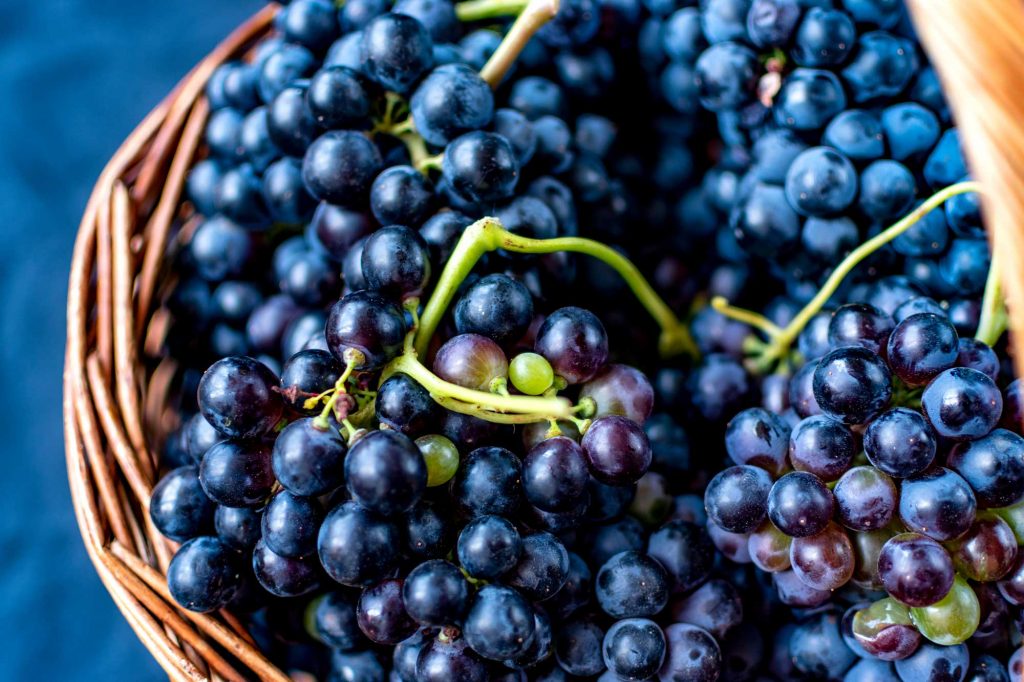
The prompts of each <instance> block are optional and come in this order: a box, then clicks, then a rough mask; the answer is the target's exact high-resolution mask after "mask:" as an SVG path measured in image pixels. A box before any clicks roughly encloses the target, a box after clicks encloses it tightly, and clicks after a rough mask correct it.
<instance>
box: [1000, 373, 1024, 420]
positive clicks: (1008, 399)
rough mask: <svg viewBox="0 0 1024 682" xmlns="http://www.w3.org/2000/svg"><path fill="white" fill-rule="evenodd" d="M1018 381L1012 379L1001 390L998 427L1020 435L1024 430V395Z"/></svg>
mask: <svg viewBox="0 0 1024 682" xmlns="http://www.w3.org/2000/svg"><path fill="white" fill-rule="evenodd" d="M1022 386H1024V384H1021V381H1020V379H1014V380H1013V381H1011V382H1010V383H1009V384H1007V386H1006V388H1005V389H1003V405H1004V407H1003V416H1002V418H1001V419H1000V420H999V425H1000V426H1002V427H1003V428H1004V429H1008V430H1010V431H1013V432H1014V433H1020V432H1021V429H1022V428H1024V395H1022V393H1024V392H1022V390H1021V389H1022Z"/></svg>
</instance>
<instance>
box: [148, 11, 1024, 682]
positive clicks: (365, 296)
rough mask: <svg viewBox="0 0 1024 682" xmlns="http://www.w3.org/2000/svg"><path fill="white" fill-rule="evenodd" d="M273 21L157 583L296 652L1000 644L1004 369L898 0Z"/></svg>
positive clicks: (221, 246) (484, 664)
mask: <svg viewBox="0 0 1024 682" xmlns="http://www.w3.org/2000/svg"><path fill="white" fill-rule="evenodd" d="M275 28H276V31H275V33H274V34H273V35H272V36H271V37H269V38H267V39H265V40H264V41H262V42H261V43H260V44H258V45H257V46H256V47H255V48H254V49H253V51H252V54H251V55H250V56H249V57H248V58H247V59H246V60H242V61H236V62H229V63H227V64H225V65H223V66H222V67H220V68H219V69H217V70H216V71H215V72H214V74H213V76H212V78H211V80H210V81H209V85H208V87H207V93H206V94H207V99H208V101H209V103H210V107H211V112H212V113H211V115H210V118H209V121H208V123H207V126H206V137H205V142H206V151H207V152H208V153H207V154H206V156H205V157H204V158H203V159H202V160H200V161H199V162H197V163H196V165H195V167H194V168H193V170H192V172H191V174H190V175H189V178H188V184H187V188H186V190H187V197H188V199H189V201H190V202H191V205H192V206H193V207H194V208H195V215H194V217H193V218H192V219H191V220H189V221H187V222H186V223H185V224H184V225H183V226H182V227H181V234H180V235H179V242H180V243H181V244H183V245H184V246H183V248H181V250H180V251H179V252H178V253H177V258H176V262H175V268H176V272H177V273H178V274H179V275H180V281H179V282H178V284H177V287H176V289H175V290H174V291H173V293H172V294H171V295H170V297H169V299H168V301H167V305H168V308H169V309H170V310H171V312H172V314H173V316H174V324H173V325H172V326H171V328H170V333H169V336H168V344H167V351H168V353H170V354H172V355H173V356H174V357H175V358H176V360H178V361H179V364H180V365H181V366H182V367H183V372H182V379H181V385H180V395H181V403H180V411H181V415H182V420H181V426H180V427H179V428H178V429H177V430H175V431H174V432H172V433H171V435H170V436H169V437H168V439H167V442H166V446H165V448H164V458H163V462H162V464H163V471H164V473H163V476H162V478H161V480H160V482H159V483H158V485H157V486H156V488H155V489H154V492H153V498H152V500H151V503H150V514H151V518H152V520H153V523H154V525H155V527H156V528H157V529H158V530H160V531H161V532H162V533H163V534H164V535H166V536H167V537H168V538H170V539H171V540H173V541H176V542H180V543H183V544H182V545H181V547H180V548H179V549H178V551H177V553H176V555H175V558H174V560H173V561H172V563H171V565H170V568H169V571H168V582H169V586H170V589H171V593H172V595H173V596H174V598H175V599H176V600H177V601H178V602H179V603H180V604H181V605H182V606H183V607H185V608H188V609H192V610H195V611H202V612H207V611H214V610H217V609H220V608H229V609H231V610H232V611H233V612H235V613H238V614H245V616H246V619H247V623H248V624H249V626H250V627H251V629H252V631H253V634H254V636H255V637H256V639H257V640H258V642H259V643H260V645H261V647H262V648H263V649H264V650H265V651H266V652H267V653H268V655H270V656H271V657H272V659H273V660H274V661H275V662H276V663H278V664H279V665H281V666H282V667H283V668H284V669H288V670H293V671H300V670H301V671H307V672H312V673H314V674H315V675H317V676H326V677H327V678H328V679H332V680H367V681H378V680H384V679H393V680H400V681H402V682H411V681H414V680H415V681H416V682H419V681H421V680H486V679H495V680H505V679H507V680H525V679H531V680H533V679H536V680H568V679H577V678H584V679H593V678H597V677H598V676H600V679H602V680H605V679H607V680H612V679H620V680H647V679H661V680H674V681H675V680H685V681H689V680H694V681H705V680H706V681H712V680H716V679H722V680H753V679H777V680H803V679H807V680H818V679H835V680H839V679H844V680H848V681H850V682H859V681H862V680H886V679H893V680H895V679H899V680H902V682H917V681H918V680H935V681H936V682H937V681H938V680H943V679H955V680H961V679H965V677H966V676H967V675H968V674H969V675H971V677H970V679H977V680H982V679H984V680H1005V679H1009V678H1008V677H1006V674H1007V673H1009V674H1011V675H1013V674H1019V668H1020V666H1021V654H1020V653H1019V651H1018V652H1017V653H1015V654H1013V657H1012V658H1010V656H1011V653H1012V652H1013V651H1014V650H1016V649H1018V647H1019V645H1020V635H1021V627H1022V623H1024V618H1022V616H1021V607H1022V606H1024V552H1018V550H1017V548H1018V545H1019V543H1020V542H1024V439H1022V437H1021V436H1020V435H1019V434H1020V433H1021V423H1022V418H1024V407H1022V399H1021V395H1020V394H1021V388H1020V385H1019V383H1018V382H1017V381H1012V382H1011V380H1012V378H1013V375H1012V368H1011V366H1010V363H1009V358H1008V354H1007V353H1006V347H1005V344H1004V343H1003V342H1001V341H1000V337H1001V335H1002V330H1003V329H1004V327H1005V314H1004V313H1003V312H1001V311H1000V309H999V301H998V299H999V292H998V290H997V289H996V288H994V287H996V283H995V281H996V280H995V278H994V277H992V276H990V267H989V266H990V256H989V252H988V247H987V244H986V242H985V240H984V231H983V229H982V223H981V216H980V210H979V201H978V196H977V187H976V185H975V184H974V183H971V182H963V180H964V179H965V178H967V177H968V172H967V169H966V165H965V163H964V159H963V157H962V154H961V152H960V148H959V143H958V138H957V132H956V128H955V127H953V125H952V120H951V117H950V114H949V111H948V108H947V106H946V104H945V101H944V100H943V96H942V93H941V90H940V88H939V86H938V82H937V79H936V77H935V74H934V72H933V71H932V69H931V68H930V67H929V66H927V65H926V64H925V61H924V59H925V58H924V55H923V52H922V51H921V49H920V46H919V45H918V44H917V41H916V38H915V37H914V35H913V30H912V27H911V26H910V24H909V21H908V19H907V17H906V12H905V9H904V8H903V5H902V3H901V2H898V1H897V0H841V1H839V0H837V1H836V2H833V1H832V0H823V1H819V0H700V2H697V1H695V0H642V1H641V0H562V2H560V3H558V2H549V1H548V0H530V1H527V0H521V1H520V0H467V1H465V2H459V3H455V4H453V3H451V2H450V1H449V0H398V1H397V2H395V3H394V4H393V5H392V4H391V3H390V2H387V1H386V0H348V1H347V2H345V3H344V4H343V5H342V6H341V7H337V6H336V5H335V3H332V2H330V1H329V0H294V1H293V2H290V3H285V5H284V6H283V7H282V8H281V11H280V12H279V14H278V16H277V19H276V22H275ZM908 214H909V215H908ZM891 223H894V224H892V225H891V226H890V224H891ZM597 240H599V241H597ZM644 275H648V276H649V278H650V280H651V282H650V283H648V281H647V279H645V277H644ZM737 303H742V304H744V305H747V306H748V307H750V308H752V309H753V310H746V309H743V308H739V307H737V306H736V305H735V304H737ZM754 310H763V313H762V312H754ZM681 320H686V322H685V323H684V322H683V321H681ZM975 336H977V338H974V337H975ZM658 355H661V356H662V358H661V359H659V358H658V357H657V356H658ZM701 355H702V357H699V356H701ZM645 372H646V374H645ZM647 376H650V377H652V380H651V381H648V379H647V378H646V377H647ZM755 405H760V407H755ZM723 435H724V442H725V448H724V451H723V448H722V447H721V444H722V441H723ZM723 467H725V468H724V470H723ZM1007 659H1010V660H1009V663H1008V664H1007V663H1006V661H1007ZM758 676H761V677H760V678H759V677H758Z"/></svg>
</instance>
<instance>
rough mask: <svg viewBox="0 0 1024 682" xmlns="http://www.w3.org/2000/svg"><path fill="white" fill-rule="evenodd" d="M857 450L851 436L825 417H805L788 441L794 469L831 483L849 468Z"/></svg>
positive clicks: (844, 427)
mask: <svg viewBox="0 0 1024 682" xmlns="http://www.w3.org/2000/svg"><path fill="white" fill-rule="evenodd" d="M858 449H859V447H858V443H857V438H856V436H855V435H854V433H853V432H852V431H851V430H850V429H849V428H847V427H846V426H844V425H842V424H840V423H839V422H837V421H835V420H832V419H829V418H827V417H824V416H811V417H807V418H806V419H804V420H803V421H801V422H800V423H798V424H797V425H796V426H795V427H794V428H793V432H792V434H791V435H790V439H789V459H790V462H791V463H792V464H793V468H794V469H796V470H798V471H806V472H808V473H811V474H814V475H815V476H817V477H818V478H820V479H822V480H823V481H834V480H836V479H837V478H839V477H840V476H842V475H843V473H845V472H846V471H847V469H849V468H850V464H851V463H852V462H853V457H854V455H856V454H857V450H858Z"/></svg>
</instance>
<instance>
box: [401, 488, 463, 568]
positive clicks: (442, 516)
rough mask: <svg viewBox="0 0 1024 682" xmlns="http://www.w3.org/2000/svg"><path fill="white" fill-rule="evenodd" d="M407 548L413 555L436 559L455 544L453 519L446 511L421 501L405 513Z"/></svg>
mask: <svg viewBox="0 0 1024 682" xmlns="http://www.w3.org/2000/svg"><path fill="white" fill-rule="evenodd" d="M405 523H406V526H405V550H406V552H407V553H408V554H409V556H411V557H416V558H420V559H436V558H437V557H441V556H445V555H447V553H448V552H449V550H451V548H452V545H454V540H455V538H454V528H453V521H452V519H451V518H450V517H449V516H448V514H447V513H446V512H445V511H442V509H441V508H440V507H439V506H438V505H436V504H431V503H429V502H425V501H420V503H419V504H417V505H416V506H415V507H413V508H412V509H410V510H409V511H408V512H406V514H405Z"/></svg>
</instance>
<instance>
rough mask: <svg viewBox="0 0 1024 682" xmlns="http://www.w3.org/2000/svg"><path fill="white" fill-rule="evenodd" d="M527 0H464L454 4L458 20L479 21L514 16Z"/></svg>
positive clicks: (524, 5) (523, 7)
mask: <svg viewBox="0 0 1024 682" xmlns="http://www.w3.org/2000/svg"><path fill="white" fill-rule="evenodd" d="M528 2H529V0H466V2H459V3H456V5H455V16H456V17H458V18H459V21H481V20H483V19H497V18H499V17H514V16H516V15H517V14H519V13H520V12H522V11H523V9H525V8H526V5H527V4H528Z"/></svg>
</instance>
